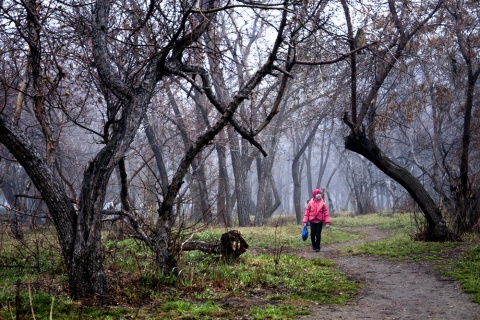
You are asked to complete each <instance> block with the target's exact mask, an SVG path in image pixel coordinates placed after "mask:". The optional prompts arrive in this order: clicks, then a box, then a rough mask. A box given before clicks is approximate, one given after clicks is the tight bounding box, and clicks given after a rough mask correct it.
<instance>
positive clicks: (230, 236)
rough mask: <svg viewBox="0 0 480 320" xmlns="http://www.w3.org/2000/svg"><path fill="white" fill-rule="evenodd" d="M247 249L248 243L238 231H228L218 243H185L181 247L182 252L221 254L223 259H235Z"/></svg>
mask: <svg viewBox="0 0 480 320" xmlns="http://www.w3.org/2000/svg"><path fill="white" fill-rule="evenodd" d="M247 249H248V243H247V241H245V239H243V237H242V236H241V234H240V231H238V230H230V231H228V232H226V233H224V234H222V237H221V238H220V243H218V242H213V243H210V242H205V241H187V242H185V243H184V244H183V245H182V248H181V250H182V251H193V250H199V251H202V252H205V253H209V254H221V255H222V256H223V257H225V258H230V259H237V258H238V257H239V256H240V255H241V254H242V253H244V252H246V251H247Z"/></svg>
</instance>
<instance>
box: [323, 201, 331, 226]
mask: <svg viewBox="0 0 480 320" xmlns="http://www.w3.org/2000/svg"><path fill="white" fill-rule="evenodd" d="M323 210H324V214H325V223H330V214H329V213H328V208H327V204H326V203H325V204H324V205H323Z"/></svg>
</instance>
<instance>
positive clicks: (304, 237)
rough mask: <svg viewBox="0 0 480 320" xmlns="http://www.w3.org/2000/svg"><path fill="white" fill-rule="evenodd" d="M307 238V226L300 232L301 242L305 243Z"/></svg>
mask: <svg viewBox="0 0 480 320" xmlns="http://www.w3.org/2000/svg"><path fill="white" fill-rule="evenodd" d="M307 238H308V228H307V226H303V230H302V240H303V241H305V240H307Z"/></svg>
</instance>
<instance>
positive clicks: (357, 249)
mask: <svg viewBox="0 0 480 320" xmlns="http://www.w3.org/2000/svg"><path fill="white" fill-rule="evenodd" d="M456 246H461V243H458V242H443V243H439V242H422V241H413V240H412V239H411V237H410V236H409V235H408V234H404V233H398V234H396V235H394V236H392V237H389V238H387V239H383V240H378V241H372V242H367V243H363V244H359V245H355V246H351V247H346V248H344V249H342V252H343V253H348V254H372V255H381V256H385V257H387V258H389V259H395V260H399V261H415V260H420V259H427V260H430V259H440V258H436V256H437V255H438V254H439V253H441V252H442V251H444V250H447V249H451V248H455V247H456Z"/></svg>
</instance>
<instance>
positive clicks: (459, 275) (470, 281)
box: [447, 244, 480, 303]
mask: <svg viewBox="0 0 480 320" xmlns="http://www.w3.org/2000/svg"><path fill="white" fill-rule="evenodd" d="M447 274H448V275H450V276H452V277H453V278H454V279H456V280H458V281H460V283H461V284H462V288H463V290H464V291H465V292H467V293H471V294H472V301H474V302H476V303H480V244H477V245H476V246H474V247H472V248H469V249H467V250H466V252H465V255H464V257H463V259H462V261H461V262H457V263H455V264H454V265H453V267H452V268H451V271H450V272H448V273H447Z"/></svg>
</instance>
